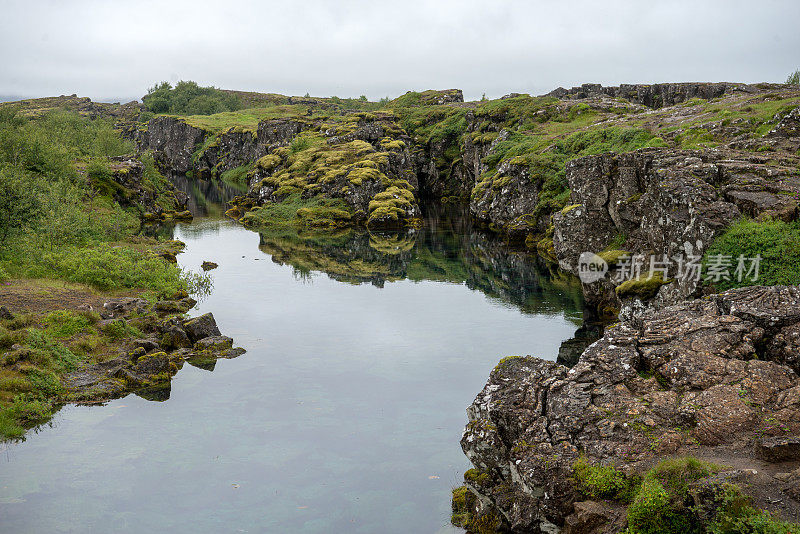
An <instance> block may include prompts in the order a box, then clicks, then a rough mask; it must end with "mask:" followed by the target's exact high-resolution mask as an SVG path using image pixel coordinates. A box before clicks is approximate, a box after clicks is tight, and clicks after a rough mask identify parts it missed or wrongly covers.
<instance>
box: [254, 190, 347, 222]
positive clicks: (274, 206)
mask: <svg viewBox="0 0 800 534" xmlns="http://www.w3.org/2000/svg"><path fill="white" fill-rule="evenodd" d="M352 217H353V214H352V211H351V210H350V209H349V207H348V206H347V204H345V202H344V201H343V200H340V199H332V198H327V197H321V196H318V197H312V198H310V199H303V198H301V197H300V195H299V194H298V193H297V192H293V193H291V194H290V195H289V196H288V197H287V198H286V199H284V200H283V201H282V202H270V203H267V204H265V205H264V206H261V207H258V208H255V209H253V210H251V211H248V212H247V213H245V214H244V216H243V217H242V219H241V222H242V223H243V224H245V225H247V226H252V227H256V228H260V227H264V228H280V227H304V226H306V227H338V226H343V225H346V224H348V223H349V222H350V221H351V219H352Z"/></svg>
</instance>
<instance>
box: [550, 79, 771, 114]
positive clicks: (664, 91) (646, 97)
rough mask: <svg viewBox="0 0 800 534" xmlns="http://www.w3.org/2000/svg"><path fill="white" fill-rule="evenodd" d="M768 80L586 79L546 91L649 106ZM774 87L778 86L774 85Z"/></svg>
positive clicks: (713, 95)
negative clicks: (613, 83) (611, 83)
mask: <svg viewBox="0 0 800 534" xmlns="http://www.w3.org/2000/svg"><path fill="white" fill-rule="evenodd" d="M765 85H767V84H760V86H758V87H757V86H753V85H748V84H743V83H727V82H720V83H698V82H683V83H655V84H621V85H619V86H617V87H603V86H602V85H600V84H599V83H585V84H583V85H581V86H580V87H573V88H571V89H564V88H563V87H559V88H558V89H554V90H553V91H550V92H549V93H547V95H546V96H554V97H556V98H561V99H566V98H569V99H583V98H592V97H598V96H606V97H611V98H623V99H625V100H628V101H630V102H634V103H636V104H641V105H644V106H647V107H650V108H661V107H665V106H674V105H675V104H680V103H681V102H685V101H687V100H691V99H692V98H702V99H704V100H710V99H712V98H719V97H721V96H723V95H726V94H731V93H736V92H738V93H755V92H758V91H760V90H764V89H765V88H766V87H764V86H765ZM776 87H780V86H778V85H776Z"/></svg>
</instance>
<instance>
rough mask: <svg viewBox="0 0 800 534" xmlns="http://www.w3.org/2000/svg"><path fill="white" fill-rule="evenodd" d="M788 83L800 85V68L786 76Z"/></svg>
mask: <svg viewBox="0 0 800 534" xmlns="http://www.w3.org/2000/svg"><path fill="white" fill-rule="evenodd" d="M786 83H788V84H789V85H800V70H796V71H794V72H793V73H791V74H790V75H789V77H788V78H786Z"/></svg>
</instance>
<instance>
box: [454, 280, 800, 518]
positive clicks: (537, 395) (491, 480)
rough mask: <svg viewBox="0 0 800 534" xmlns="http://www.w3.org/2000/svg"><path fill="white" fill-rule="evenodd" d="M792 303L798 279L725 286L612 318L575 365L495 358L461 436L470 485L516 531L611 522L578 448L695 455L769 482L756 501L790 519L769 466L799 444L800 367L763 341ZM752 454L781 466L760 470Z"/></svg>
mask: <svg viewBox="0 0 800 534" xmlns="http://www.w3.org/2000/svg"><path fill="white" fill-rule="evenodd" d="M798 304H800V288H798V287H794V286H790V287H752V288H745V289H737V290H731V291H728V292H725V293H722V294H720V295H717V296H713V297H707V298H704V299H701V300H696V301H691V302H685V303H681V304H679V305H675V306H671V307H667V308H664V309H662V310H658V311H656V310H649V311H647V312H645V313H644V314H642V316H641V317H639V318H638V319H635V320H631V321H625V322H622V323H620V324H617V325H614V326H612V327H610V328H609V329H608V330H607V332H606V334H605V335H604V336H603V338H601V339H600V340H599V341H597V342H595V343H594V344H592V345H591V346H590V347H589V348H588V349H587V350H586V351H585V352H584V353H583V355H582V356H581V357H580V360H579V361H578V363H577V364H576V365H575V366H574V367H573V368H571V369H569V368H567V367H564V366H561V365H558V364H556V363H554V362H549V361H545V360H540V359H537V358H533V357H513V358H507V359H505V360H503V361H501V362H500V364H498V366H497V367H496V368H495V369H494V371H492V373H491V376H490V378H489V381H488V383H487V384H486V386H485V387H484V389H483V391H482V392H481V393H480V394H479V395H478V396H477V398H476V399H475V401H474V402H473V403H472V405H471V406H470V407H469V408H468V410H467V414H468V418H469V423H468V424H467V427H466V429H465V430H464V434H463V437H462V439H461V445H462V448H463V449H464V452H465V454H466V455H467V457H468V458H469V459H470V461H471V462H472V464H473V465H474V466H475V468H476V469H477V470H478V471H479V472H480V473H481V476H480V477H473V478H476V479H477V478H480V483H479V484H477V483H476V484H468V487H469V489H470V490H471V491H472V492H473V493H474V494H475V495H476V496H477V500H478V502H480V503H481V507H482V510H483V511H484V512H487V511H490V510H493V511H495V512H497V513H499V514H501V516H502V517H503V521H504V524H505V525H506V527H507V528H509V529H510V530H511V531H513V532H520V533H522V532H533V533H535V532H540V531H542V529H543V528H550V526H549V525H552V524H554V525H558V526H563V527H565V528H566V529H567V530H568V531H574V528H575V525H576V524H583V525H591V524H595V523H597V524H605V523H603V521H605V522H606V523H607V522H608V521H613V519H611V518H608V519H603V521H601V519H602V518H603V517H606V516H609V515H610V514H611V512H610V511H605V510H603V511H601V510H595V509H594V508H596V507H593V506H589V505H586V504H585V503H583V504H581V501H582V499H581V495H580V494H579V492H578V491H577V490H576V488H575V486H574V485H573V482H572V479H571V477H572V465H573V464H574V462H575V461H576V460H578V458H583V459H584V461H588V462H590V463H593V464H594V463H596V464H604V465H612V466H617V467H619V468H620V469H623V470H624V471H626V472H637V471H638V472H643V471H644V470H646V469H647V468H648V467H650V466H652V464H653V463H654V462H655V461H656V460H657V459H659V458H663V457H664V456H672V455H693V456H699V457H706V458H710V459H713V460H715V461H718V462H719V463H722V464H725V463H735V464H736V465H737V468H738V470H739V471H738V473H739V476H740V477H743V481H742V482H743V484H742V487H748V484H749V485H750V486H751V487H750V488H749V490H748V491H750V490H752V491H754V492H756V493H757V490H758V488H759V487H764V488H767V494H768V495H770V498H771V499H772V500H771V501H770V500H769V499H767V500H766V501H765V502H764V503H761V504H762V505H764V506H766V507H768V508H769V507H773V508H774V507H775V506H778V504H776V503H780V506H781V508H780V510H779V511H780V512H781V513H783V514H784V515H786V514H788V516H789V517H790V518H791V517H793V518H794V520H797V517H795V515H796V514H800V503H799V502H798V501H797V500H796V499H797V495H794V494H792V493H791V491H789V489H787V487H788V486H787V485H786V484H783V483H781V482H780V480H779V479H778V478H777V473H778V472H780V471H781V470H782V471H786V470H787V469H786V468H783V469H781V467H780V466H781V465H786V466H788V467H789V469H788V470H791V469H793V468H794V467H792V466H793V465H794V464H793V463H792V462H793V461H794V460H795V459H796V458H797V454H798V452H797V451H798V443H800V378H799V377H798V375H797V373H796V372H795V370H793V369H792V368H790V367H788V366H787V365H784V364H783V363H782V362H781V361H779V360H774V361H773V360H772V359H771V358H772V356H771V355H770V353H769V352H768V351H765V347H768V346H769V345H770V342H771V341H772V340H773V339H774V337H775V335H776V334H777V333H778V332H779V331H780V330H781V329H782V328H786V327H788V326H792V325H796V324H798V322H800V317H798V312H797V309H798V308H797V306H798ZM756 438H758V439H756ZM761 458H765V459H768V460H769V461H770V462H775V463H774V464H773V465H776V466H777V467H776V468H775V469H773V470H771V471H770V470H767V471H764V472H762V463H761ZM751 468H752V469H751ZM781 476H783V475H781ZM759 477H761V478H759ZM770 502H771V503H772V504H770ZM586 528H587V529H588V530H587V531H589V532H594V531H597V532H602V531H603V530H592V528H595V527H590V526H587V527H586ZM580 531H583V530H580Z"/></svg>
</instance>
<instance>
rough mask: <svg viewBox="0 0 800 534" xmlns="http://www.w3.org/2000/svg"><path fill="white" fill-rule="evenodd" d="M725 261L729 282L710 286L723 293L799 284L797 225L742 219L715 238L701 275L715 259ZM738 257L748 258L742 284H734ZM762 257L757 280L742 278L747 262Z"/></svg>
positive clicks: (799, 240)
mask: <svg viewBox="0 0 800 534" xmlns="http://www.w3.org/2000/svg"><path fill="white" fill-rule="evenodd" d="M719 256H723V257H727V258H728V260H729V261H730V269H729V270H730V275H731V279H730V280H724V279H723V280H719V281H713V282H710V283H712V284H713V286H714V287H715V288H716V289H718V290H720V291H722V290H726V289H730V288H734V287H744V286H750V285H795V284H800V222H791V223H786V222H783V221H779V220H765V221H762V222H758V221H753V220H750V219H741V220H739V221H736V222H735V223H733V224H732V225H731V226H730V227H728V228H727V229H726V230H725V232H724V233H723V234H722V235H720V236H719V237H717V238H716V239H715V240H714V242H713V243H712V244H711V246H710V247H709V248H708V250H707V251H706V253H705V255H704V256H703V267H704V271H703V272H704V273H707V267H708V265H709V263H710V262H711V261H712V260H713V259H714V257H719ZM739 256H743V257H744V258H747V259H748V260H747V261H746V263H745V265H744V267H745V269H744V272H743V276H742V280H737V276H735V270H736V268H737V266H738V261H739ZM756 256H760V257H761V261H760V265H759V276H758V279H757V280H753V279H752V276H745V275H746V274H747V271H748V270H749V268H750V267H751V261H750V258H755V257H756Z"/></svg>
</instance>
